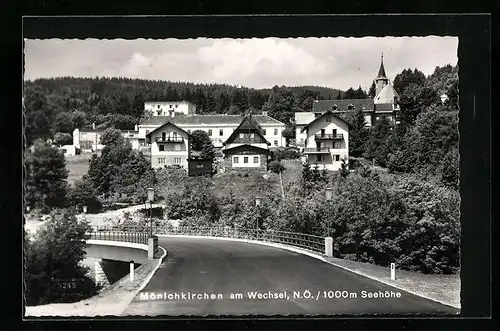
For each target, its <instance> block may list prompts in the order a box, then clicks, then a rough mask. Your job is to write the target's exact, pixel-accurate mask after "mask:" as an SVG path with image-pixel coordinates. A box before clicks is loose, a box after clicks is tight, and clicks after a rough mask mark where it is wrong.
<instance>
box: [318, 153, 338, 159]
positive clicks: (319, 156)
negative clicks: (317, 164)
mask: <svg viewBox="0 0 500 331" xmlns="http://www.w3.org/2000/svg"><path fill="white" fill-rule="evenodd" d="M332 158H333V161H340V155H332ZM324 160H325V158H324V155H323V154H318V155H316V161H324Z"/></svg>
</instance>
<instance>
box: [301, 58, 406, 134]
mask: <svg viewBox="0 0 500 331" xmlns="http://www.w3.org/2000/svg"><path fill="white" fill-rule="evenodd" d="M373 82H374V83H375V97H374V98H373V99H372V98H368V99H342V100H315V101H314V102H313V107H312V112H313V113H315V114H316V115H315V116H320V115H321V114H323V113H324V112H326V111H329V110H330V111H333V112H334V113H337V114H345V113H347V112H353V111H355V110H361V111H362V112H363V115H364V117H365V121H366V126H367V127H370V126H373V125H375V123H376V121H377V120H379V119H381V118H384V117H386V118H388V119H389V120H390V121H391V122H395V121H396V118H395V112H396V111H398V110H400V107H399V95H398V93H397V92H396V90H395V89H394V87H393V85H392V83H391V81H390V80H389V78H387V75H386V73H385V68H384V57H383V55H382V60H381V62H380V68H379V72H378V75H377V77H376V78H375V80H374V81H373ZM296 125H299V126H300V125H301V126H304V125H305V124H304V123H303V122H301V123H300V124H299V123H296ZM301 129H302V128H300V130H301ZM297 131H299V128H297Z"/></svg>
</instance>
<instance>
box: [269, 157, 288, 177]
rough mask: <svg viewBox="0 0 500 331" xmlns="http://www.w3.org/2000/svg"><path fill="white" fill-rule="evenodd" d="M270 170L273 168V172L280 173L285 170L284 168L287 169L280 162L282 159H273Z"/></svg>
mask: <svg viewBox="0 0 500 331" xmlns="http://www.w3.org/2000/svg"><path fill="white" fill-rule="evenodd" d="M268 167H269V170H271V171H272V172H274V173H276V174H279V173H281V172H283V170H285V166H284V165H283V164H282V163H281V162H280V161H277V160H275V161H271V162H269V166H268Z"/></svg>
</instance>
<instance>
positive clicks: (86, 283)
mask: <svg viewBox="0 0 500 331" xmlns="http://www.w3.org/2000/svg"><path fill="white" fill-rule="evenodd" d="M90 230H91V229H90V226H89V224H88V223H87V222H86V221H79V220H77V218H76V217H75V215H74V214H73V213H72V212H70V211H68V210H59V211H57V212H53V213H52V214H51V218H50V219H49V220H47V221H45V222H44V224H43V225H42V227H41V228H40V229H39V230H38V231H37V233H36V236H35V238H34V240H33V241H30V240H27V241H26V246H25V247H26V269H25V271H26V272H25V277H26V278H25V281H26V291H25V297H26V303H27V304H28V305H30V306H31V305H39V304H46V303H53V302H74V301H78V300H81V299H83V298H87V297H90V296H92V295H95V294H96V293H97V291H98V287H96V286H95V285H94V283H93V282H92V281H90V279H89V278H88V277H87V276H86V274H87V271H88V270H87V268H85V267H83V266H81V265H80V264H79V263H80V262H81V261H82V260H83V259H84V257H85V254H86V253H85V245H86V243H85V240H86V239H88V237H87V235H86V232H88V231H90ZM70 279H76V280H77V284H76V285H77V287H76V289H73V290H71V291H68V289H67V288H65V287H64V286H62V287H61V286H60V285H61V283H63V284H64V282H67V281H68V280H70Z"/></svg>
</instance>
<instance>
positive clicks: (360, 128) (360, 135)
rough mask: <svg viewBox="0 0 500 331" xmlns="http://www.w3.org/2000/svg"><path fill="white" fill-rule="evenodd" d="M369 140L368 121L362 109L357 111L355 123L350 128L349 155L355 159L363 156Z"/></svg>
mask: <svg viewBox="0 0 500 331" xmlns="http://www.w3.org/2000/svg"><path fill="white" fill-rule="evenodd" d="M367 140H368V130H367V128H366V120H365V116H364V115H363V111H362V110H361V109H356V110H355V114H354V118H353V121H352V123H351V126H350V128H349V154H350V155H352V156H353V157H359V156H361V155H362V154H363V153H364V151H365V147H366V143H367Z"/></svg>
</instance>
